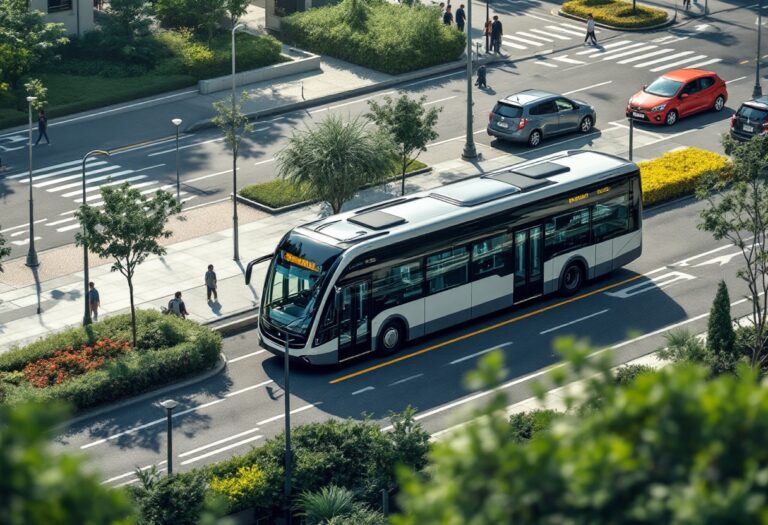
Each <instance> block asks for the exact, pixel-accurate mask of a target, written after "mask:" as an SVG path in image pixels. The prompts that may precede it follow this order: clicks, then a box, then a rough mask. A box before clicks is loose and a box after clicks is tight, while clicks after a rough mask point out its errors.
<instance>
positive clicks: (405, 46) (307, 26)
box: [281, 0, 465, 75]
mask: <svg viewBox="0 0 768 525" xmlns="http://www.w3.org/2000/svg"><path fill="white" fill-rule="evenodd" d="M350 22H353V25H350ZM281 30H282V32H283V35H284V36H285V38H286V40H287V41H290V42H293V43H295V44H296V45H297V46H299V47H301V48H303V49H307V50H310V51H312V52H314V53H318V54H321V55H330V56H333V57H336V58H340V59H342V60H346V61H348V62H352V63H354V64H358V65H361V66H365V67H369V68H372V69H376V70H378V71H383V72H385V73H390V74H393V75H396V74H400V73H405V72H408V71H414V70H416V69H421V68H425V67H429V66H434V65H437V64H443V63H445V62H449V61H451V60H456V59H458V58H459V56H460V55H461V53H462V51H463V50H464V46H465V35H464V34H463V33H462V32H460V31H457V30H456V29H454V28H452V27H448V26H445V25H443V24H442V22H441V20H440V17H439V13H438V12H437V11H436V9H435V8H433V7H425V6H421V5H417V6H414V7H407V6H405V5H398V4H392V3H389V2H382V1H378V0H344V1H343V2H342V3H340V4H338V5H333V6H327V7H321V8H318V9H311V10H309V11H304V12H298V13H294V14H292V15H290V16H287V17H285V18H283V19H282V21H281Z"/></svg>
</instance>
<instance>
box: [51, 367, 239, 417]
mask: <svg viewBox="0 0 768 525" xmlns="http://www.w3.org/2000/svg"><path fill="white" fill-rule="evenodd" d="M226 366H227V357H226V356H225V355H224V354H223V353H221V354H219V360H218V361H217V362H216V364H215V365H214V366H213V368H210V369H208V370H206V371H205V372H203V373H202V374H200V375H197V376H195V377H190V378H188V379H182V380H180V381H175V382H173V383H169V384H167V385H163V386H160V387H158V388H155V389H153V390H150V391H148V392H144V393H143V394H139V395H138V396H135V397H128V398H126V399H124V400H122V401H117V402H115V403H111V404H108V405H104V406H102V407H98V408H94V409H92V410H90V409H86V410H85V411H83V412H81V413H80V414H79V415H77V416H75V417H73V418H71V419H69V420H67V421H65V422H64V423H61V424H59V425H57V426H56V427H55V428H56V429H61V428H66V427H69V426H71V425H76V424H77V423H80V422H81V421H84V420H86V419H90V418H93V417H98V416H101V415H103V414H105V413H107V412H111V411H113V410H119V409H121V408H125V407H127V406H129V405H132V404H134V403H141V402H143V401H146V400H147V399H149V398H152V397H156V396H159V395H162V394H164V393H166V392H170V391H172V390H177V389H179V388H185V387H188V386H191V385H194V384H195V383H199V382H201V381H205V380H206V379H210V378H211V377H213V376H215V375H216V374H218V373H219V372H221V371H222V370H224V368H225V367H226Z"/></svg>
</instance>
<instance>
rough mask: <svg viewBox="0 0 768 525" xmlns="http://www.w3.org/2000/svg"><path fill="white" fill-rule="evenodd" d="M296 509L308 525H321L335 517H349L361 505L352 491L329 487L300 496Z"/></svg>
mask: <svg viewBox="0 0 768 525" xmlns="http://www.w3.org/2000/svg"><path fill="white" fill-rule="evenodd" d="M295 508H296V510H298V511H299V512H298V515H299V516H301V517H302V518H303V521H305V522H306V523H307V525H321V524H323V523H327V522H328V520H330V519H331V518H334V517H342V516H349V515H350V514H352V512H354V511H355V510H357V509H358V508H359V505H358V503H357V502H356V501H355V494H354V493H353V492H352V491H351V490H349V489H345V488H343V487H337V486H336V485H329V486H327V487H322V488H321V489H320V490H317V491H314V492H313V491H304V492H302V493H301V494H299V497H298V501H297V502H296V504H295Z"/></svg>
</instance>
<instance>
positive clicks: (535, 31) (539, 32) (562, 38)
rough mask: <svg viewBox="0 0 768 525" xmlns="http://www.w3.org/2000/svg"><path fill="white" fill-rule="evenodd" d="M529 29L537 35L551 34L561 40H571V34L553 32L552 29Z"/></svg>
mask: <svg viewBox="0 0 768 525" xmlns="http://www.w3.org/2000/svg"><path fill="white" fill-rule="evenodd" d="M528 31H530V32H531V33H536V34H537V35H546V36H551V37H554V38H557V39H559V40H570V39H571V37H569V36H562V35H558V34H555V33H553V32H552V31H544V30H543V29H529V30H528Z"/></svg>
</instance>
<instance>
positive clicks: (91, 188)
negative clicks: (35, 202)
mask: <svg viewBox="0 0 768 525" xmlns="http://www.w3.org/2000/svg"><path fill="white" fill-rule="evenodd" d="M146 178H147V176H146V175H136V176H135V177H128V178H127V179H120V180H113V181H110V182H107V183H105V184H99V185H98V186H87V187H86V188H85V192H86V193H89V192H91V191H97V190H100V189H101V188H103V187H104V186H116V185H118V184H122V183H124V182H133V181H135V180H141V179H146ZM82 193H83V191H82V190H75V191H70V192H67V193H62V194H61V196H62V197H74V196H75V195H81V194H82Z"/></svg>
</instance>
